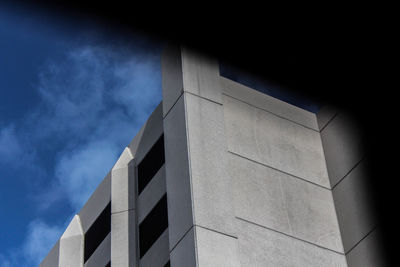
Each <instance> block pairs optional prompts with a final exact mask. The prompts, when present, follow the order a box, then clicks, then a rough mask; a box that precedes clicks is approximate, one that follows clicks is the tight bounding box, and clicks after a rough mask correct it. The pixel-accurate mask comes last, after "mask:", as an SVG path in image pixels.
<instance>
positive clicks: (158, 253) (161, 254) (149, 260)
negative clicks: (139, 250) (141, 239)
mask: <svg viewBox="0 0 400 267" xmlns="http://www.w3.org/2000/svg"><path fill="white" fill-rule="evenodd" d="M168 260H169V242H168V229H167V230H165V231H164V233H163V234H162V235H161V236H160V237H159V238H158V239H157V241H156V242H155V243H154V244H153V246H152V247H151V248H150V249H149V250H148V251H147V252H146V254H144V256H143V257H142V258H141V259H140V267H163V266H164V265H165V264H166V263H167V262H168Z"/></svg>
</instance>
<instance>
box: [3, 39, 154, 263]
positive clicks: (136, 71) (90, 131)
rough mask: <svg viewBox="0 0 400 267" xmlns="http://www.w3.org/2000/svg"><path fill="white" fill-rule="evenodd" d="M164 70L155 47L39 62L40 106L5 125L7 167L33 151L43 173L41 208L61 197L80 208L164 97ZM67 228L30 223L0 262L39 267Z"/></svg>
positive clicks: (101, 49) (85, 51)
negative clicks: (15, 248) (22, 260)
mask: <svg viewBox="0 0 400 267" xmlns="http://www.w3.org/2000/svg"><path fill="white" fill-rule="evenodd" d="M159 68H160V63H159V54H158V53H157V52H154V50H151V49H145V48H140V47H139V48H137V49H136V50H135V49H131V50H129V52H126V51H122V50H119V49H118V47H110V46H108V47H105V46H95V45H92V46H83V47H79V48H76V49H73V50H71V51H70V52H69V53H67V55H66V56H65V58H64V59H63V60H61V61H57V62H52V61H49V62H47V64H45V65H44V66H42V68H41V70H40V73H39V82H38V84H37V86H36V87H37V90H38V91H39V93H40V98H41V102H40V104H38V105H37V107H36V108H35V110H33V111H32V112H31V114H30V115H27V116H26V118H25V120H23V121H21V122H19V123H17V124H12V125H6V126H5V127H3V128H0V156H1V157H2V159H3V161H4V159H10V160H9V162H11V165H10V168H13V167H15V168H18V166H17V165H13V164H14V163H13V162H14V159H15V158H18V156H19V155H21V154H23V152H22V151H23V150H24V151H29V152H30V153H28V154H29V155H31V156H30V158H29V161H30V162H31V163H30V165H32V166H36V167H37V168H42V169H43V173H45V174H46V175H44V178H42V180H41V181H40V186H38V187H37V189H36V190H37V191H36V192H35V194H34V199H36V201H37V203H38V207H39V209H38V212H43V211H44V209H48V208H51V207H52V205H53V204H54V203H57V202H60V201H64V202H65V201H66V202H67V203H69V205H70V207H71V208H72V210H74V211H78V210H79V209H80V208H81V206H82V205H83V203H84V202H85V201H86V200H87V199H88V197H89V196H90V194H91V193H92V192H93V191H94V189H95V188H96V186H97V185H98V184H99V183H100V181H101V180H102V179H103V178H104V176H105V175H106V174H107V172H108V171H109V170H110V168H111V167H112V165H113V164H114V163H115V161H116V159H117V157H118V156H119V154H120V153H121V152H122V151H123V148H124V146H126V145H128V143H129V141H130V140H131V139H132V138H133V137H134V135H135V133H136V132H137V131H138V129H139V128H140V127H141V125H142V124H143V123H144V122H145V120H146V119H147V117H148V115H149V114H150V113H151V111H152V110H153V109H154V108H155V107H156V105H157V104H158V103H159V101H160V100H161V87H160V86H161V77H160V69H159ZM48 155H52V156H51V157H48ZM5 157H7V158H5ZM46 161H47V162H46ZM48 161H51V165H52V166H50V167H49V166H48V163H49V162H48ZM46 164H47V165H46ZM41 203H45V204H41ZM68 216H72V214H69V215H66V217H68ZM64 226H65V225H62V226H60V225H57V224H54V223H53V222H46V220H34V221H32V222H31V223H30V224H29V226H28V227H27V238H26V240H25V242H24V244H22V245H21V247H20V248H18V250H20V251H21V252H16V251H14V252H12V251H11V252H9V253H10V254H9V256H6V255H4V254H3V255H0V260H1V261H2V265H0V266H1V267H8V266H10V264H13V265H15V263H16V262H19V261H17V260H13V257H14V258H16V259H18V258H20V257H21V255H23V256H24V257H25V258H26V259H29V261H30V262H31V263H32V264H33V265H32V266H34V265H35V264H37V263H38V261H40V260H41V259H42V258H43V256H44V255H45V254H47V253H48V251H49V249H50V248H51V246H53V245H54V243H55V241H56V240H57V239H58V238H59V237H60V235H61V230H62V229H64V228H65V227H64ZM10 255H11V256H10ZM13 255H14V256H13ZM7 264H8V265H7ZM26 264H27V263H26ZM28 265H29V264H28ZM29 266H30V265H29Z"/></svg>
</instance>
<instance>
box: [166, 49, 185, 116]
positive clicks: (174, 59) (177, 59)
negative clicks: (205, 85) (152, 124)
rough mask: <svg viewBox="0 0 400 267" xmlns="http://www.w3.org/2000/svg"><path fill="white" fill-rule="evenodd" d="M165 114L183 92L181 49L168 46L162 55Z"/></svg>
mask: <svg viewBox="0 0 400 267" xmlns="http://www.w3.org/2000/svg"><path fill="white" fill-rule="evenodd" d="M161 72H162V88H163V90H162V94H163V116H166V115H167V113H168V112H169V110H170V109H171V108H172V106H173V105H174V104H175V102H176V101H177V100H178V98H179V97H180V95H181V94H182V92H183V78H182V58H181V49H180V48H179V47H177V46H175V47H172V46H169V47H166V48H165V49H164V50H163V52H162V55H161Z"/></svg>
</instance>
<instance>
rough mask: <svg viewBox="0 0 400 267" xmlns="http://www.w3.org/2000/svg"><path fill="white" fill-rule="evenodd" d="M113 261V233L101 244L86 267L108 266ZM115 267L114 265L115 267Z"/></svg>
mask: <svg viewBox="0 0 400 267" xmlns="http://www.w3.org/2000/svg"><path fill="white" fill-rule="evenodd" d="M110 259H111V233H109V234H108V235H107V237H106V238H105V239H104V240H103V242H101V244H100V245H99V246H98V247H97V249H96V250H95V251H94V253H93V254H92V256H90V258H89V259H88V260H87V262H86V263H85V267H99V266H106V264H107V263H108V262H109V261H110ZM113 266H114V265H113ZM117 266H118V265H117ZM71 267H72V266H71Z"/></svg>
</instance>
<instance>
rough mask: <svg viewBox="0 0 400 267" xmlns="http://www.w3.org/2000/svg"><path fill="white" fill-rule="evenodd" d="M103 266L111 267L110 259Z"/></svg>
mask: <svg viewBox="0 0 400 267" xmlns="http://www.w3.org/2000/svg"><path fill="white" fill-rule="evenodd" d="M168 266H169V265H168ZM105 267H111V261H109V262H108V263H107V265H106V266H105Z"/></svg>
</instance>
